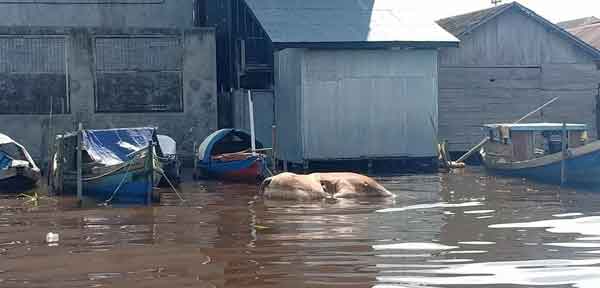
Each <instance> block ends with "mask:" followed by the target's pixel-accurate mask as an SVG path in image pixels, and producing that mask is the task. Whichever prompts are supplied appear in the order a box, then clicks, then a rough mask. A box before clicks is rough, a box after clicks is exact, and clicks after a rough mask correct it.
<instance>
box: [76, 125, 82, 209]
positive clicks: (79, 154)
mask: <svg viewBox="0 0 600 288" xmlns="http://www.w3.org/2000/svg"><path fill="white" fill-rule="evenodd" d="M77 199H78V200H79V201H81V200H82V199H83V124H81V122H80V123H79V127H78V130H77Z"/></svg>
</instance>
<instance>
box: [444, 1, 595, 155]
mask: <svg viewBox="0 0 600 288" xmlns="http://www.w3.org/2000/svg"><path fill="white" fill-rule="evenodd" d="M463 38H464V39H461V40H462V42H461V47H460V48H445V49H442V50H441V51H440V72H439V78H440V81H439V88H440V92H439V114H440V123H439V127H440V130H439V131H440V138H442V139H447V140H448V141H449V143H450V150H451V151H465V150H468V148H469V147H471V146H472V145H475V144H476V143H477V142H479V141H480V140H481V138H482V136H483V131H482V130H481V125H482V124H485V123H492V122H511V121H515V120H517V119H519V118H520V117H521V116H523V115H524V114H526V113H527V112H529V111H531V110H533V109H535V108H536V107H538V106H540V105H542V104H543V103H545V102H546V101H548V100H550V99H552V98H554V97H556V96H561V98H560V100H559V101H557V102H556V103H554V104H552V105H551V106H549V107H548V108H547V109H545V110H544V111H543V115H536V116H535V117H532V118H529V121H541V120H544V121H552V122H554V121H556V122H561V121H568V122H581V123H586V124H588V125H589V127H590V132H591V136H593V137H596V112H595V109H596V108H595V106H596V101H595V98H596V94H597V87H598V84H599V83H600V73H599V71H598V69H597V67H596V64H595V63H594V61H593V59H592V58H591V57H590V56H589V55H588V54H586V53H585V52H584V51H583V50H582V49H580V48H578V47H577V46H575V45H574V44H573V42H572V41H567V40H566V39H565V38H563V37H562V36H560V35H559V34H558V33H557V32H555V31H553V30H549V29H548V28H547V27H545V26H543V25H541V24H540V23H538V22H536V21H535V20H532V19H531V18H529V17H527V16H525V15H523V14H521V13H519V12H516V11H507V12H506V13H505V14H503V15H500V16H499V17H497V18H496V19H494V20H492V21H490V22H488V23H486V24H484V25H482V26H481V27H479V28H478V29H476V30H475V31H474V32H473V33H472V34H469V35H466V36H465V37H463ZM542 116H543V117H542Z"/></svg>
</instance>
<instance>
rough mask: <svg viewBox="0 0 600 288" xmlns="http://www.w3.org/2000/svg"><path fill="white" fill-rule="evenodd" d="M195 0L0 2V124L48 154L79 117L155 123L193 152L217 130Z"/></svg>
mask: <svg viewBox="0 0 600 288" xmlns="http://www.w3.org/2000/svg"><path fill="white" fill-rule="evenodd" d="M194 5H195V1H194V0H119V1H100V0H77V1H73V0H45V1H33V0H23V1H0V123H2V124H0V131H1V132H2V133H5V134H7V135H10V136H11V137H13V138H14V139H16V140H17V141H19V142H21V143H23V144H24V145H25V146H26V147H27V148H28V149H29V151H30V152H31V154H32V155H33V157H34V158H36V159H38V160H45V159H47V151H48V149H49V146H50V143H51V141H52V139H53V135H54V134H57V133H63V132H65V131H68V130H73V129H74V128H75V127H76V124H77V123H78V122H82V123H83V125H84V127H86V128H113V127H132V126H156V127H158V128H159V133H164V134H168V135H171V136H172V137H173V138H174V139H175V140H176V141H177V142H178V143H179V145H178V147H180V150H181V151H180V152H181V153H183V154H185V155H187V156H190V155H191V153H192V151H193V149H192V143H193V142H194V141H200V140H202V139H203V138H204V137H205V136H206V135H208V134H209V133H210V132H212V131H213V130H215V129H217V96H216V90H217V89H216V57H215V53H216V52H215V50H216V49H215V39H214V31H213V29H210V28H197V27H195V26H196V25H197V22H198V19H196V18H195V17H194V15H195V9H196V8H197V7H196V6H194Z"/></svg>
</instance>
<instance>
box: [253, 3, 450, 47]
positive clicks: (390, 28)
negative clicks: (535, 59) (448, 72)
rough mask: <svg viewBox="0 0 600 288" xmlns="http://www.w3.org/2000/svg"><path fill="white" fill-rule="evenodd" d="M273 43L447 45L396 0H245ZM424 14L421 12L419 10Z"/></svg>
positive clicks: (444, 36)
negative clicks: (435, 43)
mask: <svg viewBox="0 0 600 288" xmlns="http://www.w3.org/2000/svg"><path fill="white" fill-rule="evenodd" d="M246 3H247V4H248V6H249V7H250V9H252V11H253V13H254V15H256V17H257V18H258V21H259V22H260V23H261V25H262V27H263V29H265V31H266V32H267V34H268V35H269V37H270V38H271V40H272V41H273V43H323V42H329V43H333V42H440V43H442V42H452V43H458V39H456V38H455V37H454V36H452V35H451V34H450V33H448V32H446V31H445V30H444V29H442V28H441V27H440V26H438V25H437V24H435V22H434V21H432V20H429V19H426V18H427V17H423V14H419V13H414V12H413V11H410V10H406V9H403V8H404V7H403V6H404V5H403V4H402V1H397V0H337V1H329V0H328V1H323V0H304V1H280V0H277V1H275V0H267V1H265V0H246ZM423 13H426V11H423Z"/></svg>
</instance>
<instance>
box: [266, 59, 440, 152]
mask: <svg viewBox="0 0 600 288" xmlns="http://www.w3.org/2000/svg"><path fill="white" fill-rule="evenodd" d="M285 51H286V50H284V52H281V53H280V54H279V57H278V58H279V64H280V67H282V66H281V65H282V63H284V62H285V63H286V65H292V66H296V65H300V66H301V69H302V71H301V72H302V73H301V75H302V77H301V84H302V85H301V89H299V90H300V93H298V87H296V86H295V85H297V84H296V83H297V82H296V81H298V78H297V77H295V76H294V77H290V75H286V73H292V74H294V75H295V73H297V72H298V71H294V69H293V68H290V67H287V66H283V67H284V69H286V71H283V70H282V71H279V73H278V74H277V75H279V78H277V79H276V82H277V86H278V87H280V88H279V89H278V94H277V102H278V105H277V107H278V108H279V109H278V110H277V114H278V116H277V119H278V130H279V131H280V132H279V133H278V141H279V142H281V143H280V144H281V145H280V147H281V148H280V149H279V150H283V151H280V152H281V153H282V154H281V155H282V156H283V157H284V158H282V159H285V160H289V161H294V160H339V159H359V158H395V157H435V155H436V154H437V153H436V148H435V147H436V146H435V143H436V133H435V131H436V127H434V126H436V125H437V51H436V50H394V51H393V50H298V51H294V52H285ZM298 52H300V53H301V55H298ZM298 59H301V60H302V61H298ZM286 92H287V93H286ZM298 95H301V97H300V99H301V101H298V100H296V99H295V98H296V97H298ZM293 102H296V103H293ZM294 104H296V105H298V104H300V105H301V107H302V111H301V117H299V118H297V117H295V116H296V115H295V114H294V113H295V112H297V111H295V110H294V107H293V105H294ZM284 109H285V110H284ZM279 114H282V115H281V116H279ZM290 116H291V117H290ZM280 119H281V120H283V121H291V120H292V119H297V120H298V121H301V122H300V125H299V127H300V129H301V134H302V138H301V139H302V141H301V142H295V141H289V140H290V139H291V138H290V139H282V137H284V138H285V137H286V136H285V134H286V133H289V132H288V131H281V130H285V127H298V125H294V124H293V123H285V124H284V125H282V123H280V122H279V121H280ZM288 135H289V134H288ZM287 137H293V135H289V136H287ZM298 147H300V148H301V149H300V150H298ZM292 150H293V151H292ZM298 152H301V157H300V159H298V157H295V156H296V155H297V153H298ZM286 154H287V156H294V157H293V159H291V158H285V157H286Z"/></svg>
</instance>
